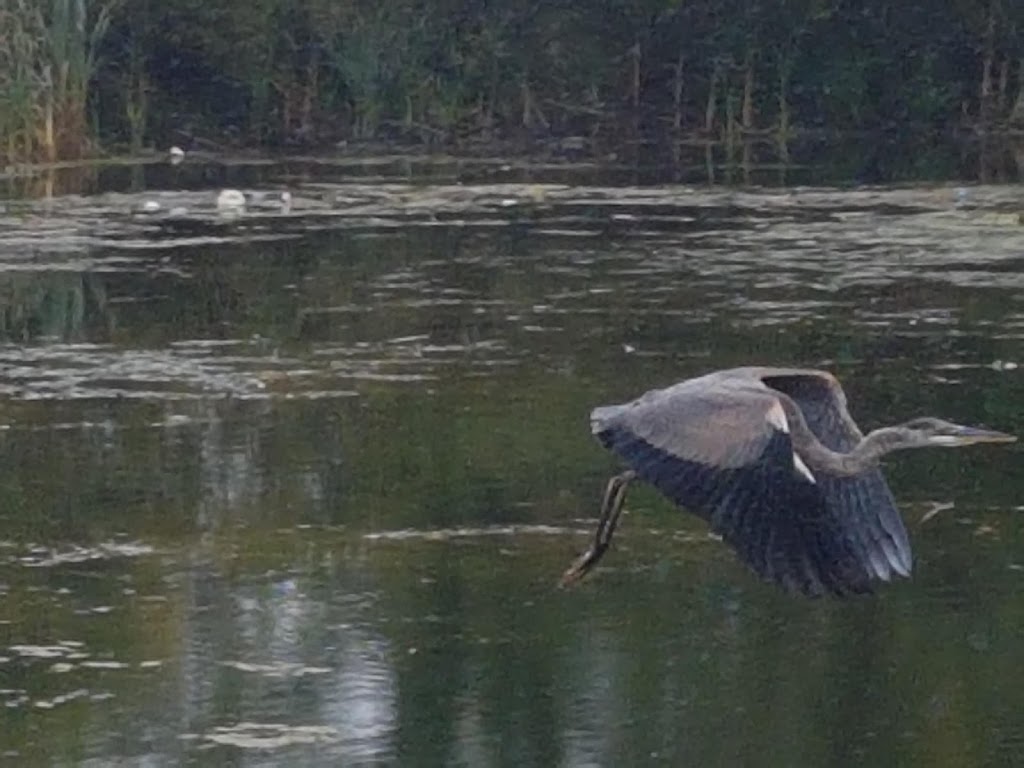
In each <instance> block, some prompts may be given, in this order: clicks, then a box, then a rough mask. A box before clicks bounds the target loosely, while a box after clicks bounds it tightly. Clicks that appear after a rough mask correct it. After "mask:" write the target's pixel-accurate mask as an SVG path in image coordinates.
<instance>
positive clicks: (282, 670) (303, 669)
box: [220, 660, 331, 678]
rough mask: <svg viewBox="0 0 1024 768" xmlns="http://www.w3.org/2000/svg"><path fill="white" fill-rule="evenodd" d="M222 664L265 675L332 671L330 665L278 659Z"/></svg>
mask: <svg viewBox="0 0 1024 768" xmlns="http://www.w3.org/2000/svg"><path fill="white" fill-rule="evenodd" d="M220 663H221V665H222V666H225V667H231V668H232V669H237V670H238V671H240V672H252V673H254V674H257V675H262V676H263V677H276V678H285V677H307V676H309V675H326V674H327V673H329V672H331V668H330V667H311V666H306V665H304V664H297V663H289V662H285V661H277V662H272V663H267V664H257V663H252V662H247V661H237V660H235V661H222V662H220Z"/></svg>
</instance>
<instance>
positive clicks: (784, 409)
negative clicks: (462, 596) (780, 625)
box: [563, 367, 1014, 595]
mask: <svg viewBox="0 0 1024 768" xmlns="http://www.w3.org/2000/svg"><path fill="white" fill-rule="evenodd" d="M591 427H592V430H593V432H594V434H595V436H596V437H597V438H598V440H599V441H600V442H601V444H602V445H604V446H605V447H606V448H608V449H609V450H611V451H612V452H614V453H615V454H617V455H618V456H620V457H621V458H622V459H623V460H624V461H625V462H626V464H628V465H629V467H630V468H631V470H630V471H629V472H627V473H624V474H623V475H622V476H620V477H617V478H613V481H612V482H613V483H614V484H615V485H614V487H613V485H611V484H610V486H609V492H608V493H607V494H606V505H605V506H606V509H604V510H603V516H602V520H601V524H600V525H599V527H598V532H597V535H596V538H595V544H594V546H592V548H591V549H590V550H589V551H588V552H587V553H585V554H584V555H583V556H582V557H581V558H580V560H579V561H578V563H577V564H576V565H575V566H574V567H573V568H571V569H570V570H569V571H567V573H566V576H565V578H564V580H563V582H564V583H565V582H569V581H573V580H575V579H577V578H579V577H581V576H582V574H584V573H586V572H587V570H589V568H591V567H592V566H593V564H594V563H596V561H597V560H598V559H599V558H600V557H601V556H602V554H603V553H604V551H605V550H606V549H607V546H608V544H609V543H610V540H611V536H612V534H613V532H614V530H615V526H616V525H617V522H618V515H619V512H620V510H621V506H622V502H623V498H624V493H625V487H626V485H628V483H629V481H630V480H632V479H633V477H639V478H640V479H642V480H645V481H646V482H648V483H650V484H651V485H653V486H654V487H655V488H657V489H658V490H659V491H661V492H662V493H663V494H664V495H665V496H667V497H668V498H669V499H671V500H672V501H674V502H675V503H676V504H678V505H679V506H681V507H683V508H685V509H687V510H689V511H691V512H693V513H695V514H697V515H699V516H701V517H703V518H704V519H705V520H707V521H708V523H709V524H710V526H711V528H712V530H714V531H715V532H716V533H718V534H720V535H721V536H722V538H723V540H724V541H725V542H727V543H728V544H729V545H731V546H732V547H733V548H734V549H735V550H736V552H737V554H738V555H739V557H740V559H741V560H742V561H743V562H745V563H746V564H747V565H749V566H750V567H751V568H752V569H753V570H754V571H755V572H756V573H757V574H759V575H760V576H761V577H762V578H764V579H766V580H768V581H771V582H774V583H776V584H778V585H780V586H782V587H783V588H785V589H787V590H789V591H794V592H802V593H804V594H807V595H820V594H822V593H825V592H831V593H834V594H837V595H842V594H848V593H857V592H868V591H870V590H871V582H872V581H874V580H882V581H890V580H891V579H892V578H893V577H894V576H909V575H910V572H911V570H912V568H913V558H912V555H911V549H910V542H909V539H908V537H907V532H906V529H905V528H904V525H903V521H902V519H901V517H900V514H899V511H898V509H897V508H896V503H895V500H894V499H893V496H892V493H891V491H890V490H889V487H888V485H887V484H886V482H885V478H884V477H883V475H882V472H881V469H880V468H879V467H878V465H877V458H878V457H879V456H881V455H883V454H885V453H888V452H889V451H892V450H897V449H900V448H912V447H921V446H926V445H943V446H954V445H965V444H969V443H972V442H1009V441H1012V440H1013V439H1014V438H1013V437H1011V436H1009V435H1005V434H1002V433H998V432H992V431H989V430H982V429H976V428H971V427H961V426H959V425H956V424H951V423H949V422H945V421H941V420H939V419H918V420H915V421H913V422H907V423H906V424H904V425H899V426H897V427H887V428H883V429H880V430H876V431H875V432H872V433H871V434H870V435H868V436H867V437H865V436H864V435H863V434H862V433H861V431H860V429H859V428H858V427H857V425H856V423H855V422H854V421H853V419H852V418H851V416H850V414H849V411H848V410H847V407H846V397H845V394H844V393H843V390H842V387H841V386H840V385H839V382H838V381H837V380H836V379H835V377H833V376H832V375H831V374H829V373H827V372H824V371H812V370H802V369H790V368H754V367H748V368H735V369H731V370H727V371H718V372H715V373H712V374H708V375H706V376H702V377H699V378H695V379H689V380H687V381H683V382H680V383H678V384H675V385H673V386H671V387H668V388H666V389H660V390H653V391H651V392H648V393H646V394H645V395H643V396H641V397H640V398H638V399H636V400H634V401H632V402H630V403H625V404H622V405H611V406H601V407H599V408H595V409H594V410H593V412H592V413H591ZM613 490H614V493H613Z"/></svg>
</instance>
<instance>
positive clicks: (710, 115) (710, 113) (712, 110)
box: [704, 62, 718, 133]
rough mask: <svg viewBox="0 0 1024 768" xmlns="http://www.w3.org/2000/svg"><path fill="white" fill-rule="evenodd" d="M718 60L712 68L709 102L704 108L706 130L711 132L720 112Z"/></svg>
mask: <svg viewBox="0 0 1024 768" xmlns="http://www.w3.org/2000/svg"><path fill="white" fill-rule="evenodd" d="M717 95H718V62H715V64H714V67H713V68H712V70H711V80H710V82H709V83H708V103H707V106H706V107H705V109H704V130H705V131H707V132H708V133H711V132H712V131H713V130H714V128H715V116H716V114H717V112H718V101H717Z"/></svg>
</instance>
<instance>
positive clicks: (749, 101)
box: [740, 51, 754, 131]
mask: <svg viewBox="0 0 1024 768" xmlns="http://www.w3.org/2000/svg"><path fill="white" fill-rule="evenodd" d="M740 119H741V120H742V121H743V130H744V131H749V130H752V129H753V128H754V54H753V53H751V52H750V51H747V61H746V66H745V70H744V73H743V108H742V110H741V118H740Z"/></svg>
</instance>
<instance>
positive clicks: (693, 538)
mask: <svg viewBox="0 0 1024 768" xmlns="http://www.w3.org/2000/svg"><path fill="white" fill-rule="evenodd" d="M335 186H341V187H342V188H343V190H342V191H343V192H344V193H345V197H344V200H345V206H338V204H337V199H336V198H335V202H334V203H332V204H331V205H328V203H327V202H325V201H324V199H323V198H322V196H321V193H322V192H323V190H322V189H321V188H320V187H319V186H316V185H310V186H309V188H308V189H304V188H302V186H301V185H299V188H293V195H294V203H293V206H292V209H291V211H290V212H289V213H288V214H287V215H282V214H279V213H276V214H274V215H273V216H272V217H271V216H264V215H263V214H262V213H259V212H257V213H256V214H254V215H253V216H252V217H251V218H246V217H243V218H241V219H240V220H239V221H238V222H235V223H233V224H232V225H231V227H226V226H223V225H222V224H221V223H218V222H216V221H214V220H213V219H212V218H211V220H210V221H207V220H206V219H207V216H206V213H207V212H203V213H202V214H201V215H196V216H195V217H193V220H190V222H187V226H186V223H183V222H182V221H177V222H166V221H163V222H161V221H156V220H153V219H152V218H147V219H145V220H142V219H140V217H138V216H135V215H133V214H132V213H131V211H130V208H131V201H132V199H134V198H133V197H132V196H130V195H121V196H118V195H114V194H106V195H98V196H95V197H89V198H69V199H57V200H53V201H50V202H49V203H48V204H47V207H46V209H45V210H42V209H39V210H36V209H35V208H34V207H33V206H32V205H31V204H25V206H26V208H25V210H21V211H16V212H15V213H14V214H11V215H7V216H5V217H3V218H2V220H0V267H2V271H0V290H2V291H3V292H4V296H5V302H4V309H3V311H2V312H0V338H2V341H3V343H2V345H0V423H2V429H0V461H2V462H3V466H4V469H5V472H4V477H3V481H2V482H0V502H2V503H0V523H2V526H3V538H2V540H0V673H2V677H3V679H4V682H3V683H2V684H0V689H2V690H0V704H2V705H3V709H2V714H0V717H3V718H4V727H3V728H2V729H0V752H3V753H6V754H8V755H9V756H10V757H11V759H17V760H20V761H23V762H24V763H26V764H33V763H42V764H55V765H61V764H72V763H74V764H82V763H84V764H96V765H105V764H109V763H110V762H111V761H114V760H118V759H120V760H122V761H127V762H146V763H152V764H179V763H182V762H188V763H191V764H198V765H203V764H209V765H221V764H223V763H225V762H237V763H245V764H251V765H276V764H281V763H283V762H287V761H295V762H299V763H303V764H346V765H349V764H355V765H358V764H374V763H385V762H386V763H390V762H399V763H401V764H412V765H419V764H423V765H446V764H467V765H492V764H493V765H505V764H515V765H544V766H549V765H566V766H583V765H622V764H637V763H640V764H652V763H653V764H669V765H677V764H691V763H698V764H714V765H718V764H723V763H728V764H732V763H753V764H764V763H768V764H787V765H789V764H813V765H825V764H829V765H831V764H835V765H847V764H850V765H853V764H890V763H891V762H892V761H893V755H898V758H897V761H898V762H899V763H900V764H908V765H912V764H921V765H929V766H936V765H954V764H964V763H971V764H977V763H1001V762H1012V759H1013V758H1012V756H1013V755H1015V754H1016V750H1017V748H1018V747H1019V744H1020V740H1021V739H1022V738H1024V731H1022V730H1021V727H1020V724H1019V722H1018V720H1019V718H1018V717H1017V715H1016V713H1017V712H1019V711H1020V708H1021V706H1022V705H1024V701H1021V696H1020V694H1019V693H1018V691H1019V690H1021V686H1020V685H1019V684H1018V683H1019V681H1018V680H1017V674H1018V673H1017V670H1019V669H1020V668H1021V667H1022V666H1024V665H1022V662H1024V659H1022V658H1021V651H1020V650H1019V648H1018V645H1019V643H1018V642H1017V640H1016V638H1017V637H1018V636H1019V630H1020V626H1021V621H1022V619H1024V616H1022V613H1024V604H1022V603H1021V601H1020V600H1019V599H1018V598H1017V597H1016V596H1017V594H1018V593H1019V592H1020V586H1021V584H1022V579H1024V571H1022V570H1021V568H1022V558H1021V557H1019V556H1017V555H1016V554H1015V553H1016V552H1019V551H1020V547H1021V545H1022V544H1024V542H1022V534H1021V532H1020V527H1019V526H1018V525H1017V524H1016V522H1015V518H1014V516H1013V514H1011V513H1012V511H1014V510H1016V509H1017V508H1018V507H1019V504H1020V500H1019V489H1020V485H1019V481H1018V478H1017V475H1018V474H1019V473H1017V472H1016V471H1015V464H1014V461H1015V459H1014V456H1015V455H1016V454H1015V450H1016V449H1010V450H1009V451H1000V452H998V453H995V452H987V451H985V450H977V451H972V452H970V453H969V454H967V452H960V455H952V454H953V452H946V453H943V452H932V453H931V454H930V455H928V456H900V457H899V458H898V459H894V460H892V461H891V462H890V463H889V466H888V467H887V474H888V476H889V477H890V479H891V483H892V485H893V487H894V490H895V492H896V494H897V497H898V498H899V499H900V501H901V506H902V508H903V510H904V512H905V515H906V519H907V522H908V528H910V531H911V537H912V539H913V545H914V548H915V554H916V561H917V572H916V574H915V577H914V579H913V580H912V581H910V582H907V583H905V584H898V585H892V586H891V587H890V588H888V589H886V590H885V591H884V592H883V593H882V594H881V595H879V596H878V597H877V598H875V599H872V600H866V601H856V602H853V603H845V604H838V603H833V602H829V601H824V602H818V603H805V602H800V601H793V600H791V599H789V598H785V597H783V596H780V595H778V594H776V593H775V592H774V591H773V590H772V589H770V588H767V587H764V586H762V585H760V584H757V583H755V582H753V581H752V580H751V578H750V577H749V574H748V573H747V572H746V571H745V569H744V568H743V567H742V566H740V565H738V564H737V563H736V562H735V561H734V559H733V558H732V557H731V555H730V554H729V553H728V551H726V550H725V548H723V547H721V545H720V543H718V542H716V541H714V540H712V539H710V538H709V537H708V536H707V533H706V528H705V527H703V526H702V524H701V523H700V522H699V521H697V520H694V519H690V518H689V517H686V516H684V515H680V514H678V513H677V512H675V511H674V510H672V509H670V508H669V507H668V506H667V505H666V504H665V503H664V502H662V501H660V500H659V498H658V497H657V496H656V495H655V494H653V493H652V492H646V491H644V490H643V489H637V491H636V493H635V494H634V495H632V496H631V497H630V514H628V515H627V519H626V521H625V522H624V524H623V529H622V532H621V533H620V534H619V535H618V536H617V539H616V546H615V550H614V551H613V552H612V553H611V554H610V555H609V557H608V558H607V559H606V561H605V562H604V563H603V564H602V565H603V566H604V567H603V568H602V570H601V572H600V573H599V575H598V578H596V579H595V580H594V581H593V582H592V583H591V584H588V585H586V588H584V589H581V590H577V591H575V592H572V593H564V592H560V591H557V590H555V589H554V583H555V580H556V579H557V577H558V576H559V575H560V574H561V572H562V570H563V569H564V567H565V566H566V564H567V563H568V562H569V560H570V559H571V558H572V557H573V556H574V555H575V554H576V552H577V551H578V550H579V549H580V548H582V547H583V546H584V543H585V540H586V537H587V530H588V527H589V526H590V524H591V522H592V517H593V515H594V514H595V512H596V509H595V505H596V503H597V501H598V498H597V496H598V493H599V491H600V490H601V488H602V487H603V482H604V479H605V477H606V475H607V472H608V471H609V470H610V469H611V468H612V467H613V466H614V461H613V460H612V459H610V458H609V457H608V456H606V455H605V454H604V453H603V451H601V449H600V448H599V447H598V446H596V445H595V444H593V443H592V441H591V440H590V437H589V435H588V430H587V425H586V414H587V412H588V411H589V409H590V407H591V406H592V405H594V404H596V403H601V402H616V401H619V400H621V399H623V398H626V397H630V396H632V395H634V394H635V393H636V392H638V391H642V390H644V389H646V388H649V387H651V386H659V385H662V384H665V383H667V382H670V381H673V380H676V379H681V378H684V377H687V376H691V375H694V374H697V373H700V372H703V371H705V370H708V369H713V368H724V367H728V366H732V365H737V364H747V363H751V362H757V361H762V362H770V363H792V364H806V365H815V366H828V367H830V368H833V369H834V370H836V371H837V372H838V373H839V374H840V375H841V376H842V377H843V379H844V383H845V385H846V388H847V392H848V394H849V396H850V399H851V405H852V408H853V411H854V415H855V417H856V418H857V419H858V421H859V422H860V423H862V424H863V425H865V426H866V427H871V426H876V425H878V424H881V423H891V422H895V421H899V420H902V419H906V418H909V417H911V416H913V415H919V414H924V413H931V414H937V415H942V416H945V417H948V418H950V419H952V420H955V421H958V422H963V423H979V424H981V423H988V424H992V425H999V426H1000V427H1002V428H1005V429H1006V430H1007V431H1011V432H1021V431H1022V429H1021V427H1022V420H1021V417H1020V414H1019V413H1018V410H1019V409H1018V408H1017V405H1016V404H1017V403H1018V402H1019V401H1020V398H1021V393H1022V385H1021V379H1020V370H1019V369H1018V368H1017V367H1016V366H1017V364H1018V363H1019V361H1020V358H1021V352H1020V340H1021V333H1020V329H1021V325H1022V324H1021V317H1024V308H1022V307H1021V306H1020V302H1019V296H1018V295H1017V294H1018V293H1019V287H1020V286H1018V285H1017V278H1016V276H1015V275H1016V273H1017V272H1018V271H1019V269H1018V268H1019V266H1020V263H1019V262H1020V254H1021V242H1022V240H1021V234H1020V233H1021V231H1022V230H1021V228H1020V227H1019V225H1016V224H1014V223H1013V222H1012V221H1010V219H1008V218H1007V215H1008V214H1009V213H1010V208H1011V207H1012V206H1013V205H1015V204H1016V203H1015V194H1016V193H1015V191H1014V190H1012V189H1009V188H1002V187H972V188H971V190H970V195H969V200H968V201H967V202H965V201H964V200H963V199H961V197H962V196H957V195H956V194H955V192H954V190H953V189H952V188H946V187H932V188H890V189H881V188H879V189H861V190H855V191H848V192H838V191H836V190H825V189H817V188H805V189H793V190H784V191H758V190H745V191H736V190H711V191H709V190H703V189H697V188H683V187H666V188H641V187H625V188H617V189H613V188H608V187H598V186H581V185H572V184H558V185H555V184H551V185H543V186H542V185H514V184H508V185H484V186H481V187H472V186H471V185H456V184H449V183H447V182H446V183H445V184H438V185H423V184H406V183H388V184H373V183H367V182H365V181H356V182H353V183H351V184H347V185H335ZM314 193H315V194H314ZM181 196H185V197H187V194H186V193H181V192H168V193H166V194H165V197H166V198H167V199H166V200H165V201H164V202H166V203H167V205H170V204H171V203H173V202H176V200H177V197H181ZM161 199H163V198H161ZM210 199H211V200H212V197H211V198H210ZM211 206H212V203H211ZM204 211H205V209H204ZM208 213H209V214H210V217H214V212H213V209H212V207H210V210H209V211H208ZM29 249H31V250H29ZM29 252H30V253H31V258H28V257H26V253H29ZM934 510H938V511H937V512H935V513H934V514H932V512H933V511H934ZM126 724H131V727H126Z"/></svg>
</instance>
